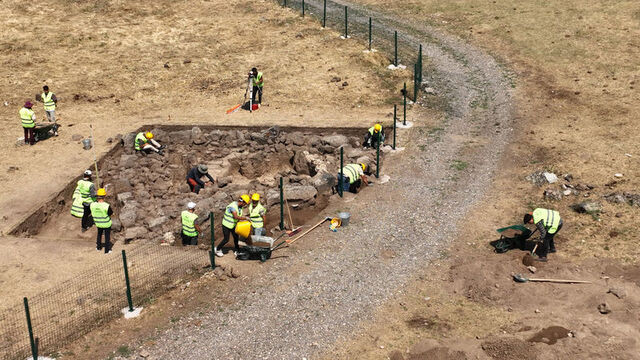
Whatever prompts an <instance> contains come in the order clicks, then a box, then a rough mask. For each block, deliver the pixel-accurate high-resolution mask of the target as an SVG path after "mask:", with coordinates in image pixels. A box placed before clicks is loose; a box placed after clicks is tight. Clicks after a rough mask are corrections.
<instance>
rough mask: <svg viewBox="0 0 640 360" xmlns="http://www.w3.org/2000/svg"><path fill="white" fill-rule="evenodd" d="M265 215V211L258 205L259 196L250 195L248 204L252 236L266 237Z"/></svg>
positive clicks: (255, 194)
mask: <svg viewBox="0 0 640 360" xmlns="http://www.w3.org/2000/svg"><path fill="white" fill-rule="evenodd" d="M266 213H267V209H265V208H264V206H262V204H261V203H260V194H258V193H253V195H251V204H249V219H250V220H251V227H252V228H253V235H258V236H265V235H267V231H266V230H265V229H264V222H265V214H266Z"/></svg>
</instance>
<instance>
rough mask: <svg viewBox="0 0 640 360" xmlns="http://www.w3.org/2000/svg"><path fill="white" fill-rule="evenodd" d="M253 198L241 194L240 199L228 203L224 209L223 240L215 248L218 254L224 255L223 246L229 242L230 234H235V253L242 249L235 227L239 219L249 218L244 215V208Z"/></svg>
mask: <svg viewBox="0 0 640 360" xmlns="http://www.w3.org/2000/svg"><path fill="white" fill-rule="evenodd" d="M250 201H251V199H249V195H247V194H244V195H242V196H240V199H238V201H234V202H232V203H231V204H229V205H227V207H226V208H225V210H224V216H223V217H222V242H220V244H218V246H217V247H214V248H213V251H214V253H215V254H216V256H220V257H221V256H223V255H224V254H223V253H222V248H223V247H224V246H225V245H226V244H227V242H229V235H233V245H234V250H235V251H234V254H237V253H238V252H239V251H240V244H239V243H238V242H239V241H240V239H239V238H238V234H236V232H235V229H236V225H237V224H238V221H240V220H249V218H247V217H246V216H243V215H242V209H244V208H245V207H246V206H247V204H249V202H250Z"/></svg>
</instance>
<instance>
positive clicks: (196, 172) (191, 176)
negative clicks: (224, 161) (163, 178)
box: [187, 164, 214, 194]
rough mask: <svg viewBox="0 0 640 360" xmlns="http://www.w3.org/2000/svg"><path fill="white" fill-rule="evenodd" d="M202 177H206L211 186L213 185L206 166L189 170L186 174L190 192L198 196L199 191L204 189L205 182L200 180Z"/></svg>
mask: <svg viewBox="0 0 640 360" xmlns="http://www.w3.org/2000/svg"><path fill="white" fill-rule="evenodd" d="M203 176H206V177H207V178H208V179H209V182H210V183H211V185H213V182H214V181H213V178H212V177H211V175H209V168H208V167H207V165H202V164H200V165H198V166H195V167H193V168H192V169H191V170H189V172H188V173H187V184H189V188H190V189H191V192H194V193H196V194H199V193H200V190H202V189H203V188H204V185H205V182H204V181H202V180H201V178H202V177H203Z"/></svg>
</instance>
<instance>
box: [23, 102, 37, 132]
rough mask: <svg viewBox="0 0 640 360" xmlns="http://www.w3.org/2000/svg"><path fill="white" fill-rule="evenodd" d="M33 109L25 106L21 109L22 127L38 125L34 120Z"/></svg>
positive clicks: (28, 127)
mask: <svg viewBox="0 0 640 360" xmlns="http://www.w3.org/2000/svg"><path fill="white" fill-rule="evenodd" d="M33 114H34V112H33V110H31V109H27V108H26V107H23V108H22V109H20V120H22V127H24V128H27V129H30V128H34V127H36V123H35V121H33Z"/></svg>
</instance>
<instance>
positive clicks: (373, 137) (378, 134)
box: [362, 124, 384, 149]
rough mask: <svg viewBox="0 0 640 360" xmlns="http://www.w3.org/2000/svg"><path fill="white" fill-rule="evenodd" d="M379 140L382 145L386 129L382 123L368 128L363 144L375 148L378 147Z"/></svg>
mask: <svg viewBox="0 0 640 360" xmlns="http://www.w3.org/2000/svg"><path fill="white" fill-rule="evenodd" d="M378 141H380V146H382V143H384V130H383V129H382V125H380V124H375V125H373V126H372V127H370V128H369V130H367V133H366V134H365V136H364V142H363V143H362V146H363V147H365V148H368V147H370V148H374V149H375V148H377V147H378Z"/></svg>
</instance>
